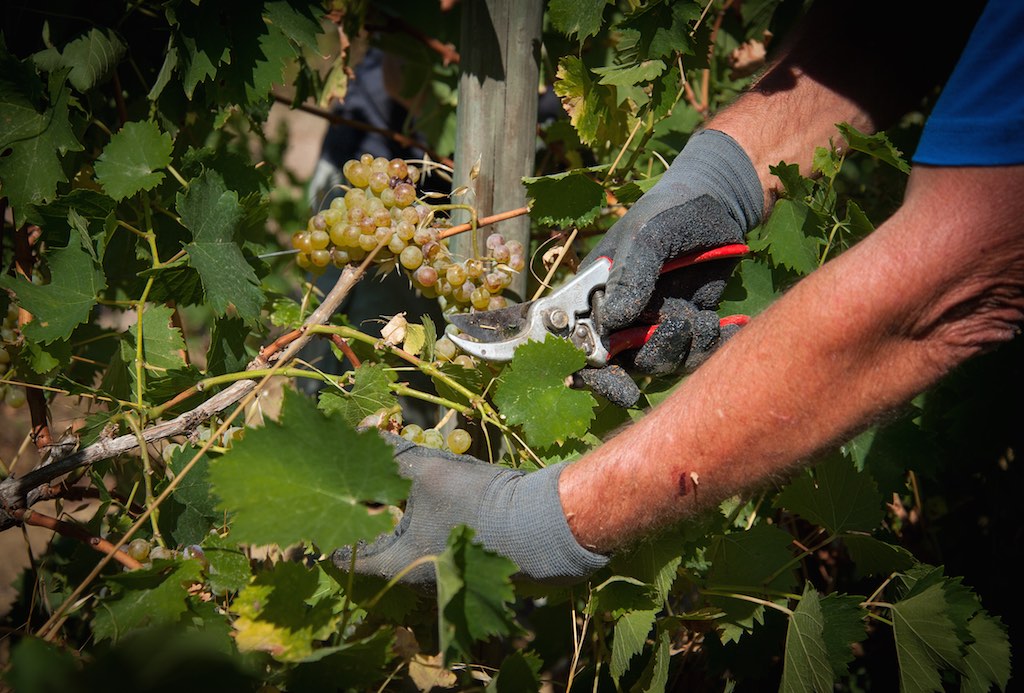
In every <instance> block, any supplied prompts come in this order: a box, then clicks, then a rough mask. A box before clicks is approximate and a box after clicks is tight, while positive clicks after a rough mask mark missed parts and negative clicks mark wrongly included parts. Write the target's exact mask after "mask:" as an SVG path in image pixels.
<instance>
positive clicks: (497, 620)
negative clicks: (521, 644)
mask: <svg viewBox="0 0 1024 693" xmlns="http://www.w3.org/2000/svg"><path fill="white" fill-rule="evenodd" d="M472 539H473V530H472V529H470V528H469V527H466V526H459V527H456V528H455V529H453V530H452V532H451V534H450V535H449V537H448V548H446V549H445V550H444V552H443V553H442V554H441V555H440V556H439V557H438V559H437V607H438V616H439V618H440V620H441V625H440V641H441V642H440V645H441V652H442V653H443V654H444V656H445V662H446V663H447V662H449V661H452V659H453V658H455V657H458V656H459V655H466V654H468V653H469V652H470V651H471V648H472V646H473V643H474V642H476V641H477V640H482V639H484V638H488V637H491V636H495V635H509V634H511V633H512V632H514V630H515V628H516V626H515V623H514V622H513V620H512V618H513V614H512V610H511V609H510V608H509V604H510V603H511V602H512V601H513V599H514V598H515V593H514V590H513V589H512V582H511V580H510V578H511V577H512V576H513V575H514V574H515V573H516V572H517V571H518V570H519V569H518V568H517V567H516V565H515V563H513V562H512V561H510V560H508V559H507V558H505V557H504V556H499V555H498V554H495V553H491V552H490V551H487V550H486V549H484V548H483V547H482V546H480V545H478V544H475V543H473V541H472Z"/></svg>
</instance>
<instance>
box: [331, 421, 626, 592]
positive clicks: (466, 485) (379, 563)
mask: <svg viewBox="0 0 1024 693" xmlns="http://www.w3.org/2000/svg"><path fill="white" fill-rule="evenodd" d="M388 440H389V441H390V442H391V443H392V444H393V445H394V446H395V452H396V460H397V461H398V464H399V470H400V471H401V473H402V475H403V476H405V477H407V478H409V479H411V480H412V489H411V490H410V492H409V499H408V501H407V503H406V508H405V514H404V515H403V517H402V520H401V522H399V524H398V526H397V527H396V528H395V530H394V532H392V533H391V534H387V535H385V536H382V537H380V538H378V539H377V540H376V541H375V542H373V543H372V544H368V545H365V546H361V547H359V548H358V549H357V552H356V563H355V569H356V572H358V573H364V574H370V575H376V576H379V577H382V578H385V579H391V578H393V577H394V576H395V575H397V574H398V573H399V572H400V571H402V570H403V569H404V568H405V567H406V566H408V565H409V564H410V563H412V562H413V561H414V560H415V559H417V558H419V557H421V556H426V555H432V554H433V555H436V554H439V553H441V552H442V551H444V550H445V546H446V544H447V541H448V535H449V533H450V532H451V530H452V528H454V527H455V526H457V525H463V524H464V525H468V526H470V527H472V528H473V529H474V530H475V531H476V535H475V541H477V542H479V543H480V544H482V545H483V546H484V548H487V549H489V550H491V551H494V552H495V553H499V554H501V555H503V556H505V557H506V558H510V559H511V560H512V561H513V562H514V563H515V564H516V565H517V566H519V570H520V573H519V574H520V575H521V576H522V577H525V578H529V579H531V580H535V581H538V582H545V583H553V584H563V583H565V584H568V583H572V582H578V581H579V580H582V579H583V578H585V577H587V576H588V575H590V574H591V573H593V572H594V571H596V570H597V569H599V568H601V567H602V566H604V565H605V564H606V563H607V561H608V559H607V558H606V557H605V556H601V555H598V554H596V553H593V552H591V551H588V550H587V549H585V548H583V547H582V546H580V545H579V543H578V542H577V541H576V538H575V537H574V536H573V534H572V531H571V530H570V529H569V524H568V522H567V521H566V519H565V514H564V513H563V511H562V503H561V500H560V498H559V495H558V477H559V475H560V474H561V472H562V469H563V468H564V467H565V464H561V465H552V466H550V467H547V468H545V469H541V470H539V471H536V472H531V473H528V474H527V473H524V472H521V471H518V470H514V469H508V468H507V467H501V466H498V465H493V464H487V463H486V462H481V461H480V460H477V459H475V458H472V457H468V456H466V455H454V454H451V453H447V452H442V451H440V450H433V449H430V448H425V447H420V446H417V445H414V444H412V443H410V442H409V441H407V440H404V439H401V438H398V437H396V436H388ZM332 558H333V560H334V562H335V564H336V565H337V566H338V567H340V568H342V569H344V570H348V568H349V565H350V563H351V558H352V554H351V550H350V549H347V548H346V549H339V550H338V551H336V552H335V553H334V555H333V556H332ZM434 579H435V574H434V567H433V565H430V564H424V565H420V566H418V567H417V568H415V569H413V570H412V571H410V572H409V574H408V575H406V576H405V577H404V579H403V582H406V583H408V584H412V585H418V586H421V587H429V586H432V585H433V583H434Z"/></svg>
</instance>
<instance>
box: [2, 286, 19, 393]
mask: <svg viewBox="0 0 1024 693" xmlns="http://www.w3.org/2000/svg"><path fill="white" fill-rule="evenodd" d="M17 329H18V307H17V306H16V305H14V304H13V303H12V304H10V305H9V306H8V307H7V313H6V314H5V315H4V318H3V320H2V321H0V378H5V377H7V375H8V371H9V370H10V369H11V354H12V351H11V347H10V346H9V345H10V344H11V343H12V342H14V341H15V340H16V339H17V337H18V335H17V332H16V331H17ZM0 401H3V402H4V403H5V404H7V406H9V407H13V408H14V409H18V408H19V407H22V406H24V405H25V388H23V387H19V386H17V385H10V384H8V383H0Z"/></svg>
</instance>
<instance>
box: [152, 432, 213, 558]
mask: <svg viewBox="0 0 1024 693" xmlns="http://www.w3.org/2000/svg"><path fill="white" fill-rule="evenodd" d="M196 450H197V448H195V447H193V446H191V445H182V446H174V447H172V448H171V449H170V450H169V452H170V460H169V461H168V462H167V466H168V468H169V469H170V470H171V472H172V473H173V474H174V475H175V476H177V475H178V474H180V473H181V470H182V468H184V466H185V465H186V464H188V463H189V462H190V461H191V460H192V458H193V457H194V456H195V453H196ZM166 452H167V451H165V454H166ZM165 459H166V458H165ZM216 503H217V502H216V499H215V498H214V497H213V496H212V495H210V460H209V459H208V458H207V457H206V456H205V455H204V456H203V458H202V459H200V460H199V461H198V462H196V464H195V466H194V467H192V469H191V471H189V473H188V476H186V477H185V478H184V479H182V480H181V482H180V483H179V484H178V485H177V486H175V487H174V491H173V492H172V494H171V498H170V499H168V501H167V502H165V503H164V505H163V507H162V510H163V512H161V513H160V525H161V527H163V528H164V531H168V532H169V533H170V535H171V536H172V537H173V538H174V540H175V541H176V542H177V543H178V544H181V545H187V544H199V543H201V542H203V540H204V539H206V537H207V535H208V534H209V533H210V527H211V526H213V525H214V523H216V522H222V521H223V519H224V514H223V513H220V512H218V511H217V508H216Z"/></svg>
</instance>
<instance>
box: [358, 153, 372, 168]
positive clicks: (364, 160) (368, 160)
mask: <svg viewBox="0 0 1024 693" xmlns="http://www.w3.org/2000/svg"><path fill="white" fill-rule="evenodd" d="M359 163H361V164H362V165H363V166H366V167H367V168H369V166H370V164H372V163H373V154H363V155H361V156H360V157H359Z"/></svg>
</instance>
